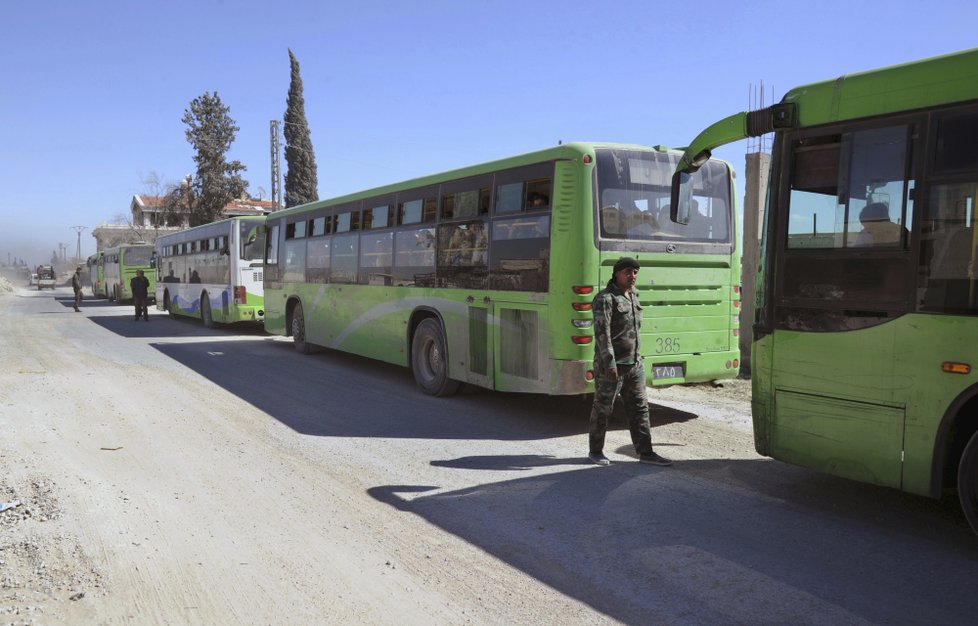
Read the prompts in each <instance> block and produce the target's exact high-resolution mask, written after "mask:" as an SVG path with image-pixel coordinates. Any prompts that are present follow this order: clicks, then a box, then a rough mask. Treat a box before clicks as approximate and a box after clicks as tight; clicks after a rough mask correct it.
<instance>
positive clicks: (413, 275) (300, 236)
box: [265, 143, 740, 395]
mask: <svg viewBox="0 0 978 626" xmlns="http://www.w3.org/2000/svg"><path fill="white" fill-rule="evenodd" d="M678 157H679V153H678V152H672V151H668V150H666V149H664V148H651V147H647V146H638V145H621V144H601V143H570V144H564V145H560V146H556V147H553V148H550V149H546V150H541V151H538V152H533V153H529V154H525V155H521V156H515V157H512V158H507V159H503V160H499V161H494V162H491V163H486V164H482V165H475V166H471V167H467V168H464V169H458V170H454V171H450V172H446V173H443V174H437V175H432V176H427V177H424V178H418V179H414V180H410V181H407V182H404V183H400V184H393V185H388V186H385V187H379V188H376V189H371V190H369V191H364V192H361V193H355V194H350V195H347V196H344V197H340V198H336V199H332V200H324V201H321V202H315V203H311V204H307V205H303V206H300V207H294V208H291V209H286V210H284V211H279V212H276V213H273V214H270V215H269V216H268V217H267V222H266V224H267V226H266V227H267V253H266V257H265V294H266V313H265V328H266V330H267V331H269V332H271V333H277V334H280V335H286V336H291V337H292V338H293V340H294V343H295V347H296V349H297V350H299V351H300V352H308V351H310V350H311V349H312V348H313V347H314V346H323V347H328V348H331V349H336V350H342V351H346V352H352V353H355V354H360V355H363V356H367V357H370V358H373V359H379V360H382V361H386V362H389V363H394V364H397V365H403V366H409V367H411V369H412V370H413V373H414V377H415V380H416V382H417V384H418V386H419V387H420V388H421V390H422V391H424V392H425V393H428V394H431V395H448V394H451V393H453V392H454V391H456V390H457V389H458V387H459V385H460V383H469V384H472V385H476V386H480V387H485V388H488V389H496V390H501V391H513V392H530V393H542V394H551V395H572V394H585V393H590V392H593V389H594V385H593V382H592V377H593V372H592V361H593V357H594V346H593V340H594V333H593V330H592V327H591V324H592V314H591V310H590V308H591V300H592V299H593V298H594V296H595V294H596V293H597V291H598V290H600V289H602V288H603V287H604V286H605V284H606V283H607V281H608V280H609V279H610V278H611V273H612V266H613V265H614V263H615V261H617V260H618V258H619V257H621V256H623V255H628V256H632V257H635V258H637V259H638V260H639V262H640V263H641V265H642V268H643V269H642V271H641V273H640V274H639V276H638V285H637V286H636V287H637V289H638V292H639V297H640V301H641V304H642V306H643V307H644V313H643V324H642V338H641V345H642V351H643V355H644V356H645V372H646V376H647V379H648V381H649V384H652V385H668V384H674V383H687V382H697V381H711V380H715V379H720V378H729V377H734V376H736V375H737V373H738V368H739V348H738V339H737V336H736V335H737V331H738V319H737V312H738V310H739V304H740V301H739V297H740V296H739V283H740V274H739V271H740V265H739V260H740V252H739V246H738V243H737V240H738V238H737V236H736V233H735V223H736V220H735V217H734V216H735V215H736V213H735V207H734V190H733V185H732V182H733V175H732V171H731V169H730V168H729V167H728V165H727V164H725V163H723V162H719V161H710V162H709V163H707V164H705V165H704V167H702V168H700V170H699V171H698V172H697V173H696V174H695V175H694V185H695V191H694V194H695V198H696V200H697V211H696V216H697V218H699V219H698V222H691V223H690V224H688V225H677V224H675V223H673V222H671V221H670V219H669V207H668V206H667V205H668V202H669V194H670V183H671V176H672V170H673V168H674V167H675V164H676V162H677V160H678Z"/></svg>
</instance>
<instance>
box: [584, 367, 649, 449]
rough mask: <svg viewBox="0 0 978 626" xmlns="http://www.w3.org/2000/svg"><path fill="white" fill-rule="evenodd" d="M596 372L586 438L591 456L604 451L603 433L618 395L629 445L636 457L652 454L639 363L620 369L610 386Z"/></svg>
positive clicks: (641, 369) (643, 373) (647, 411)
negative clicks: (630, 438)
mask: <svg viewBox="0 0 978 626" xmlns="http://www.w3.org/2000/svg"><path fill="white" fill-rule="evenodd" d="M598 374H599V372H597V371H596V372H595V379H594V404H593V405H592V406H591V421H590V425H589V430H588V438H589V445H590V452H591V453H600V452H602V451H603V450H604V438H605V433H607V432H608V420H609V419H610V418H611V413H612V411H613V410H614V407H615V398H616V397H618V395H619V394H621V400H622V404H623V405H624V407H625V415H626V417H628V430H629V432H630V433H631V436H632V444H633V445H634V446H635V452H636V453H637V454H639V455H642V454H649V453H651V452H652V433H651V426H650V424H649V402H648V399H647V397H646V395H645V368H644V367H642V363H641V361H640V362H639V363H638V364H636V365H619V366H618V380H617V381H616V382H612V381H610V380H608V379H607V378H605V375H604V372H600V375H598Z"/></svg>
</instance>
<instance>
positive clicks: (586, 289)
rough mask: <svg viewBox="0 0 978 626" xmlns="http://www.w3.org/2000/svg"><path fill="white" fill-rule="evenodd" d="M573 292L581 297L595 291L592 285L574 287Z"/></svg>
mask: <svg viewBox="0 0 978 626" xmlns="http://www.w3.org/2000/svg"><path fill="white" fill-rule="evenodd" d="M571 290H572V291H573V292H574V293H576V294H578V295H581V296H584V295H587V294H589V293H591V292H593V291H594V287H593V286H591V285H574V286H573V287H571Z"/></svg>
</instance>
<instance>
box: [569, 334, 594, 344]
mask: <svg viewBox="0 0 978 626" xmlns="http://www.w3.org/2000/svg"><path fill="white" fill-rule="evenodd" d="M592 339H594V337H592V336H591V335H571V341H573V342H574V343H576V344H577V345H579V346H583V345H587V344H589V343H591V340H592Z"/></svg>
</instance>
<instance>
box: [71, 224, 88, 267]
mask: <svg viewBox="0 0 978 626" xmlns="http://www.w3.org/2000/svg"><path fill="white" fill-rule="evenodd" d="M71 228H72V229H73V230H74V231H75V232H76V233H78V242H77V243H76V244H75V262H76V263H81V234H82V231H83V230H85V229H86V228H88V227H87V226H72V227H71Z"/></svg>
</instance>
